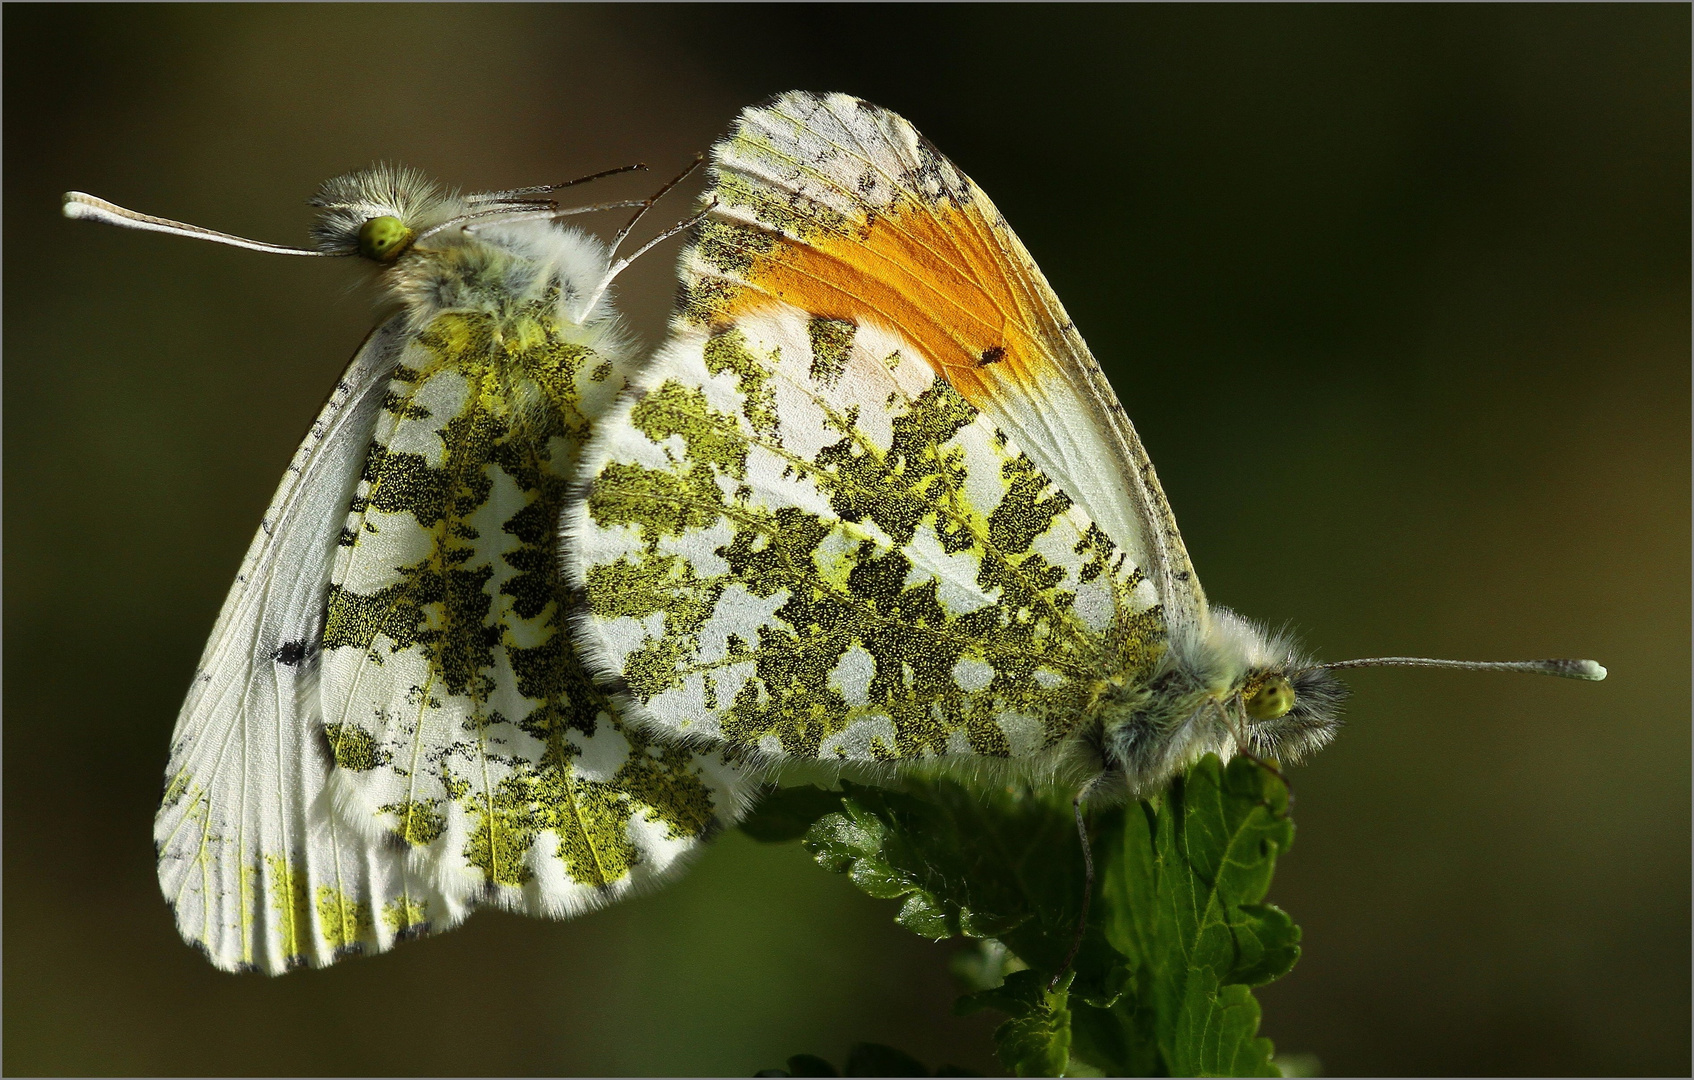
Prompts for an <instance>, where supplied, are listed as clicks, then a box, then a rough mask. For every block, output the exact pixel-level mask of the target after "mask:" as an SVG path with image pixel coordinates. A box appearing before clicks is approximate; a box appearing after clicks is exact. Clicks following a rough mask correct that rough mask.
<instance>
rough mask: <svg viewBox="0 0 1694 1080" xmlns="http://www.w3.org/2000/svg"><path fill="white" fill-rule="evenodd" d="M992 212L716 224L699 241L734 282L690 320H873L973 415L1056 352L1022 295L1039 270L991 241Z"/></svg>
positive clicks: (1032, 377)
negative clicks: (785, 226)
mask: <svg viewBox="0 0 1694 1080" xmlns="http://www.w3.org/2000/svg"><path fill="white" fill-rule="evenodd" d="M992 213H993V208H992V207H989V208H988V209H987V212H986V213H985V211H984V209H983V208H982V207H981V206H979V205H976V204H975V203H966V204H964V205H958V204H955V203H950V202H942V203H940V204H939V205H931V204H922V203H920V204H918V205H913V203H912V202H911V201H908V200H902V202H901V204H900V205H898V206H897V207H896V208H894V209H891V210H889V211H886V212H883V213H880V214H876V215H873V216H872V217H871V218H870V220H869V222H868V223H865V224H862V225H860V227H859V228H858V229H856V230H854V229H851V228H849V229H845V230H827V231H825V230H819V231H818V232H817V234H816V235H813V236H811V237H809V238H808V239H806V240H794V239H792V238H790V237H788V236H786V235H784V234H782V233H779V232H774V231H764V230H759V229H756V228H748V227H745V226H739V225H728V224H727V223H726V224H719V225H718V226H717V228H716V229H715V230H714V232H715V235H712V236H702V253H703V254H705V255H706V257H707V259H708V260H709V261H711V262H714V263H716V264H717V265H718V266H719V267H720V268H722V269H724V270H727V271H730V272H732V273H733V274H734V278H735V279H739V280H733V282H732V281H726V280H724V279H718V280H716V281H713V282H711V283H710V285H715V286H717V288H711V287H710V286H708V287H706V288H704V289H703V290H702V289H697V290H696V295H693V296H691V297H690V298H689V300H688V301H687V302H686V303H687V313H688V314H689V315H690V316H692V317H694V318H696V319H699V320H700V321H703V322H707V323H711V324H723V323H727V322H732V321H735V320H736V319H738V318H740V317H742V316H744V315H746V314H749V313H751V312H754V311H757V310H759V309H760V308H763V307H766V306H768V305H769V304H771V303H772V302H773V301H774V302H782V303H787V304H792V305H794V306H795V307H797V308H799V309H800V310H802V311H805V312H807V313H809V314H811V315H814V316H819V317H823V318H832V319H845V320H848V321H850V322H853V323H865V322H873V323H876V324H879V325H881V326H883V327H884V328H886V329H889V330H893V331H895V332H897V333H899V334H900V336H902V337H904V338H905V339H906V340H907V341H909V342H911V343H912V345H913V346H914V347H915V348H916V349H917V350H918V351H919V352H920V353H921V354H922V357H921V358H922V359H923V360H925V361H926V362H927V363H929V365H930V366H931V367H933V368H934V369H935V370H936V373H937V374H939V375H941V376H942V377H944V378H945V379H946V380H947V381H948V382H949V383H951V384H952V386H953V388H954V389H955V390H957V391H958V392H959V393H960V395H961V396H963V397H964V398H965V400H967V401H969V402H971V403H972V404H973V405H976V406H977V407H979V408H980V407H982V405H983V403H984V401H985V400H986V399H988V398H990V397H992V396H993V395H994V390H993V389H992V387H993V386H998V387H999V388H1000V392H1001V393H1004V392H1005V391H1006V388H1007V384H1008V383H1011V384H1014V385H1023V386H1026V387H1027V386H1029V385H1031V384H1034V383H1036V382H1039V381H1040V379H1041V378H1042V377H1043V374H1044V373H1045V372H1048V371H1050V370H1051V369H1052V366H1053V359H1052V357H1053V349H1052V347H1051V345H1049V344H1048V343H1047V342H1045V341H1044V340H1043V339H1042V336H1041V334H1040V332H1039V331H1038V330H1037V329H1036V327H1038V326H1040V325H1041V318H1042V316H1044V315H1045V312H1041V310H1040V307H1039V299H1038V298H1037V297H1034V296H1031V295H1029V294H1028V292H1029V285H1028V283H1029V280H1030V278H1032V277H1033V278H1036V279H1039V274H1040V272H1039V271H1038V270H1036V268H1035V267H1034V266H1032V265H1028V263H1027V259H1028V256H1026V255H1024V254H1023V253H1022V251H1021V250H1019V249H1016V248H1012V247H1009V246H1008V245H1007V244H1006V241H1005V240H1004V239H1003V238H1002V237H1001V236H1000V235H998V233H997V230H996V229H995V228H994V227H993V226H992V225H991V224H990V223H989V217H988V215H989V214H992ZM1019 264H1022V265H1019ZM702 284H706V283H702ZM726 286H727V287H726Z"/></svg>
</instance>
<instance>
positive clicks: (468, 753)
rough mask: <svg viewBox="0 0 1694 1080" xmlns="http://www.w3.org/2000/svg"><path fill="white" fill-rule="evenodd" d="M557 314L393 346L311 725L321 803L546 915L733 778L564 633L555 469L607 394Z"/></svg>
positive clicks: (591, 359) (445, 884) (611, 369)
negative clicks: (641, 719)
mask: <svg viewBox="0 0 1694 1080" xmlns="http://www.w3.org/2000/svg"><path fill="white" fill-rule="evenodd" d="M614 358H615V352H614V351H612V350H609V349H608V348H607V346H606V344H605V343H604V342H599V341H596V340H595V339H594V335H592V334H585V333H583V332H581V330H580V328H576V327H572V326H570V325H568V324H565V323H562V322H560V321H559V320H558V319H557V318H556V317H554V315H553V312H552V309H551V307H550V305H547V304H536V305H534V306H533V308H532V310H531V312H530V313H529V316H528V317H527V318H516V319H514V318H513V317H511V316H510V315H507V316H505V317H501V318H496V317H495V316H494V315H491V314H489V313H485V312H475V311H472V312H449V313H445V314H442V315H439V316H437V317H436V319H435V320H434V321H433V322H432V323H431V324H430V325H429V326H427V327H426V328H425V329H423V330H422V331H421V332H420V333H419V334H418V335H417V337H416V338H415V340H414V341H412V342H411V343H410V345H409V346H408V348H407V349H406V351H405V352H404V353H403V354H402V355H401V357H400V362H399V364H398V366H397V367H396V368H395V372H394V377H393V380H392V381H391V383H390V387H389V391H388V393H387V395H386V397H385V400H384V403H383V410H382V416H381V418H380V419H379V422H378V424H377V427H376V433H375V439H374V441H373V443H372V446H371V449H370V454H369V457H368V460H367V461H366V464H365V468H364V473H363V476H362V477H361V479H360V483H359V486H358V489H357V491H356V492H355V494H354V496H353V500H352V512H351V513H350V514H349V515H348V517H347V525H346V528H345V529H344V530H343V531H342V533H341V537H340V541H339V543H340V545H341V546H340V549H339V558H338V560H337V563H336V567H335V571H334V575H333V578H332V581H331V583H330V589H329V599H328V618H327V624H326V629H325V633H324V648H325V662H324V679H323V689H322V694H323V700H324V706H325V708H324V720H323V731H324V737H325V740H326V742H327V744H328V745H329V747H330V748H331V751H332V753H333V755H334V757H335V760H336V763H337V768H336V777H335V781H334V794H335V798H336V809H337V812H338V814H339V816H340V817H341V818H343V819H344V820H348V821H351V822H355V823H357V824H358V825H359V826H360V827H362V828H364V829H367V830H370V831H371V835H372V839H373V841H374V840H378V839H386V840H387V841H388V842H390V843H393V844H395V845H397V846H402V847H405V848H408V849H410V860H411V864H412V865H415V866H419V867H427V873H428V876H429V877H430V880H431V881H432V882H433V883H435V885H436V887H437V888H438V889H439V890H440V891H441V892H442V893H443V894H444V895H446V896H448V897H451V898H456V899H459V900H461V901H469V900H470V899H472V898H473V897H477V896H486V897H487V898H488V899H489V900H491V901H492V902H494V903H497V904H499V905H501V906H504V907H509V908H513V909H516V910H522V911H527V912H530V913H532V914H548V915H566V914H572V913H575V912H577V911H581V910H584V909H586V908H589V907H593V906H598V905H600V904H603V903H606V902H609V901H610V900H612V899H615V898H616V897H618V896H620V895H622V894H624V893H625V892H627V891H628V890H629V889H631V888H634V887H638V886H639V885H641V884H642V883H643V882H646V881H651V880H656V879H657V878H658V877H659V876H661V875H663V874H664V873H665V872H666V871H667V870H670V869H672V868H673V867H674V866H675V865H679V864H678V860H679V859H680V858H682V857H683V856H685V855H686V854H688V853H689V852H691V851H692V849H693V848H694V847H695V845H696V844H697V843H698V841H699V840H700V839H701V838H702V837H703V836H704V835H706V834H707V833H708V832H709V831H712V830H715V829H717V828H720V827H722V826H723V825H724V824H727V823H729V822H731V821H733V820H734V816H735V814H736V812H737V807H738V801H739V799H740V798H741V795H740V785H741V783H742V781H741V778H740V776H739V775H738V774H737V773H735V771H734V770H733V769H731V768H729V767H728V766H726V765H724V764H723V763H722V762H721V761H720V760H717V759H715V758H712V757H710V756H697V755H695V754H693V753H691V752H690V751H688V750H685V749H682V748H680V747H673V746H664V745H661V744H656V743H654V742H653V741H652V740H651V739H649V738H645V737H643V736H642V735H640V734H639V733H637V732H634V731H630V730H627V729H626V728H625V727H624V726H623V725H622V724H621V722H620V721H619V720H618V718H617V716H616V710H615V708H614V707H613V706H612V705H611V703H610V702H609V701H608V700H607V699H606V698H605V696H604V695H603V694H602V693H601V691H599V690H598V689H596V688H595V686H594V685H593V683H592V681H591V680H590V679H589V678H588V677H587V674H586V672H585V671H584V670H583V668H582V666H581V664H580V663H579V662H578V661H577V659H576V655H575V653H574V652H573V650H572V649H571V647H570V643H569V640H568V637H567V634H566V631H565V626H564V612H565V606H564V604H563V597H562V587H561V584H560V578H559V573H558V555H557V550H556V549H557V541H556V537H555V529H556V524H557V521H558V515H559V510H560V507H561V503H562V499H563V493H564V488H565V484H566V479H565V477H566V475H567V472H568V469H569V468H570V466H571V465H572V464H573V463H574V460H575V458H576V456H577V454H578V453H579V452H580V449H581V446H582V442H583V440H584V438H585V437H586V435H587V433H588V429H589V424H590V418H591V417H593V416H595V415H597V414H598V413H599V412H600V411H601V410H602V409H603V408H604V407H605V406H606V404H607V403H609V402H610V401H611V400H612V398H613V397H614V396H615V395H616V393H617V392H618V390H620V389H621V387H622V379H623V375H622V371H621V370H620V369H619V367H618V365H617V364H615V363H614V362H613V360H614Z"/></svg>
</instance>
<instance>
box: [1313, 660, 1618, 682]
mask: <svg viewBox="0 0 1694 1080" xmlns="http://www.w3.org/2000/svg"><path fill="white" fill-rule="evenodd" d="M1362 667H1428V668H1452V669H1454V670H1455V671H1521V672H1525V673H1527V674H1530V675H1557V676H1558V677H1559V678H1561V679H1586V680H1588V681H1589V682H1599V681H1600V680H1601V679H1604V678H1605V677H1606V669H1605V668H1603V667H1601V666H1600V665H1599V664H1597V663H1595V662H1594V661H1592V660H1431V659H1429V658H1427V657H1422V656H1377V657H1372V658H1370V659H1364V660H1338V661H1336V662H1335V663H1333V664H1318V665H1316V666H1315V667H1314V668H1309V669H1307V670H1317V671H1342V670H1345V669H1347V668H1362Z"/></svg>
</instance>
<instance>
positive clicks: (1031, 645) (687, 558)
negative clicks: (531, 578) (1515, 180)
mask: <svg viewBox="0 0 1694 1080" xmlns="http://www.w3.org/2000/svg"><path fill="white" fill-rule="evenodd" d="M582 475H583V476H584V477H585V478H587V479H589V480H590V481H591V482H589V483H586V484H585V485H584V486H583V487H582V489H581V490H580V491H579V492H578V497H576V498H575V499H574V500H573V502H572V504H571V506H570V507H569V509H568V510H567V514H566V543H565V547H564V550H565V553H566V565H567V573H568V574H569V576H570V579H571V582H572V584H573V585H574V586H576V587H577V588H578V589H580V590H581V598H580V605H581V608H580V611H579V621H578V624H577V642H578V649H579V651H580V652H581V654H582V655H583V657H584V659H585V661H586V662H587V663H588V665H589V666H590V668H591V669H593V670H594V672H595V674H596V675H597V676H598V677H599V678H600V679H601V680H602V681H603V683H604V684H605V685H607V686H609V687H612V688H614V689H616V690H618V691H619V692H620V693H621V694H623V695H624V696H625V699H626V701H627V702H628V704H629V706H630V712H629V715H630V716H631V717H632V718H634V719H635V720H636V721H637V722H639V723H641V724H643V725H644V726H645V727H647V728H648V729H650V730H653V731H655V732H663V733H668V734H672V735H681V736H684V737H687V738H690V739H692V740H696V741H697V743H698V744H700V745H720V744H721V745H725V746H727V747H728V748H730V749H731V751H733V752H745V753H749V754H752V755H765V756H771V757H801V758H819V759H823V760H826V761H894V760H909V759H920V758H934V757H938V756H942V755H983V756H987V757H998V758H1029V757H1031V756H1034V755H1039V754H1041V753H1042V752H1043V751H1045V750H1048V749H1049V748H1051V747H1053V746H1054V745H1055V744H1056V743H1058V742H1059V741H1060V740H1061V739H1063V737H1064V736H1065V735H1066V734H1068V733H1070V732H1071V731H1072V730H1074V729H1075V728H1076V727H1077V726H1078V725H1079V724H1081V723H1083V722H1085V721H1086V720H1087V718H1088V717H1089V716H1090V714H1091V713H1092V711H1093V710H1094V707H1095V706H1096V704H1097V703H1098V701H1099V697H1100V695H1101V693H1102V692H1103V689H1104V687H1103V684H1102V679H1103V677H1104V675H1105V673H1118V672H1123V673H1136V672H1142V673H1144V672H1146V671H1147V670H1149V669H1150V667H1151V665H1152V664H1153V663H1154V661H1155V660H1156V658H1157V655H1158V653H1159V650H1160V649H1161V648H1162V633H1163V624H1162V622H1161V619H1160V613H1159V609H1158V607H1157V603H1156V597H1155V596H1154V594H1153V590H1152V587H1151V585H1150V584H1149V583H1148V582H1146V581H1145V580H1144V578H1143V575H1142V573H1141V571H1140V570H1139V569H1138V568H1136V567H1135V566H1134V565H1132V564H1131V563H1130V561H1129V559H1128V558H1127V556H1126V555H1125V554H1124V553H1123V552H1122V551H1120V550H1119V549H1118V548H1116V547H1115V546H1114V545H1113V543H1112V542H1111V541H1110V540H1109V539H1108V538H1107V537H1106V535H1105V534H1104V532H1103V531H1101V530H1100V529H1099V528H1098V527H1097V526H1095V525H1094V524H1093V523H1092V522H1091V521H1090V520H1089V519H1088V518H1087V516H1086V515H1084V514H1083V512H1082V511H1081V509H1080V508H1079V507H1077V506H1076V505H1075V504H1074V503H1073V500H1072V499H1071V498H1070V497H1069V496H1067V495H1066V494H1065V493H1064V492H1063V491H1062V490H1060V489H1059V488H1057V487H1056V486H1055V485H1054V484H1053V483H1052V482H1051V481H1050V480H1049V479H1048V478H1047V477H1046V476H1045V475H1044V474H1043V473H1042V472H1041V471H1040V470H1039V469H1037V468H1036V466H1035V465H1034V464H1033V463H1032V462H1031V461H1030V459H1029V458H1028V457H1027V456H1026V455H1025V454H1024V453H1023V452H1021V451H1020V450H1019V449H1018V447H1017V446H1016V445H1015V444H1013V443H1012V442H1011V441H1010V440H1008V439H1007V438H1006V436H1005V435H1004V434H1003V433H1002V432H1000V431H999V430H997V429H996V428H995V426H994V425H993V424H992V423H990V422H989V421H988V419H987V418H986V417H984V416H983V415H982V414H981V413H979V412H978V411H977V410H976V409H975V408H974V407H973V406H971V405H970V404H969V403H968V402H967V401H966V400H965V399H964V398H963V397H961V396H960V395H959V394H958V393H957V392H956V391H955V390H954V389H953V388H952V387H951V386H950V385H949V384H948V382H947V381H946V380H945V379H942V378H940V377H938V376H937V375H936V374H935V370H934V368H933V367H931V365H930V364H928V363H926V362H925V361H923V360H922V359H920V358H919V356H918V355H916V353H915V350H914V349H913V347H912V346H911V345H910V343H909V342H907V341H905V340H903V339H902V338H900V337H899V336H898V335H896V334H893V333H891V332H888V331H886V330H882V329H879V328H877V327H876V326H874V325H855V324H853V323H851V322H847V321H843V320H836V319H827V318H817V317H813V316H811V315H809V314H807V313H806V312H804V311H802V310H800V309H798V308H795V307H793V306H791V305H785V304H780V303H771V304H769V305H768V306H766V307H765V308H763V309H762V310H760V311H758V312H757V313H752V314H748V315H745V316H743V317H742V318H740V319H739V320H738V321H736V322H734V323H731V324H729V325H726V326H720V327H718V328H716V329H715V330H709V329H706V328H693V327H689V326H687V325H682V326H679V327H678V328H677V330H676V331H675V333H674V334H673V336H672V338H671V341H670V342H669V343H668V345H667V346H666V347H665V348H664V349H663V350H662V351H661V353H660V354H659V355H658V356H657V357H656V358H655V360H654V362H653V363H652V364H651V365H650V366H649V367H648V368H647V369H646V370H644V371H643V372H642V375H641V377H640V382H639V386H638V387H637V391H636V392H635V393H632V394H631V395H629V396H628V397H626V398H625V400H624V401H623V402H621V403H620V405H619V407H617V408H615V409H614V410H612V411H611V412H610V413H608V414H607V415H606V417H604V418H603V420H602V421H601V425H600V429H599V432H598V434H597V437H596V439H595V440H594V442H593V443H592V444H591V446H590V449H589V450H588V452H587V453H586V455H585V458H584V467H583V472H582Z"/></svg>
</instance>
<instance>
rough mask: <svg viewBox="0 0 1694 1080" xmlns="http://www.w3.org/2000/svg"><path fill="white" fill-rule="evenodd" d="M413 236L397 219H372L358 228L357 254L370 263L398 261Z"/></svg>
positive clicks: (410, 243) (409, 244)
mask: <svg viewBox="0 0 1694 1080" xmlns="http://www.w3.org/2000/svg"><path fill="white" fill-rule="evenodd" d="M414 235H415V234H414V233H413V232H412V230H410V229H408V228H406V225H405V223H404V222H402V221H401V220H400V219H399V218H397V217H387V216H384V217H374V218H371V219H370V220H369V221H367V222H365V223H364V224H363V225H361V226H359V254H360V255H363V256H364V257H365V258H367V259H370V260H371V261H372V262H380V263H388V262H393V261H394V260H395V259H398V258H399V257H400V256H401V255H402V254H403V253H404V252H405V250H406V249H407V248H408V247H410V246H411V245H412V238H413V236H414Z"/></svg>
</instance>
